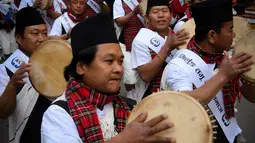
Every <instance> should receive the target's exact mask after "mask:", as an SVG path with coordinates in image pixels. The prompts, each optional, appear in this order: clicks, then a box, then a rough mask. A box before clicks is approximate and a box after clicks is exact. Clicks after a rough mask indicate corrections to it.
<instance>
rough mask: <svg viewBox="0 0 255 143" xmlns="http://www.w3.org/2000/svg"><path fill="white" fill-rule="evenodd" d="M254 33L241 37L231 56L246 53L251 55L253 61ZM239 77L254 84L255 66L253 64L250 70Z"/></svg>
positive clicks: (254, 50) (254, 57)
mask: <svg viewBox="0 0 255 143" xmlns="http://www.w3.org/2000/svg"><path fill="white" fill-rule="evenodd" d="M254 39H255V31H254V30H253V31H250V32H249V33H248V34H246V35H245V36H243V37H242V38H241V39H240V40H239V41H238V42H237V43H236V45H235V46H234V50H233V54H234V55H236V54H238V53H240V52H246V53H249V54H251V55H252V60H253V61H255V40H254ZM241 77H242V78H243V79H245V80H247V81H250V82H252V83H255V65H254V64H253V65H252V67H251V70H250V71H248V72H245V73H243V74H242V75H241Z"/></svg>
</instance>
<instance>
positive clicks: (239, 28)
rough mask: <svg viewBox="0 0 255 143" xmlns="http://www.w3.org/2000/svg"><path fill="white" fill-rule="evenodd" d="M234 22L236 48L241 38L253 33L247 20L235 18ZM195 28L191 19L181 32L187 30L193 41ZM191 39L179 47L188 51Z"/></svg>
mask: <svg viewBox="0 0 255 143" xmlns="http://www.w3.org/2000/svg"><path fill="white" fill-rule="evenodd" d="M233 22H234V29H233V30H234V32H235V34H236V36H235V38H234V39H233V43H232V46H234V45H235V44H236V42H237V41H238V40H239V39H240V38H242V36H244V35H245V34H247V33H249V32H250V31H251V27H250V25H249V23H248V21H247V20H246V19H245V18H242V17H238V16H234V17H233ZM195 28H196V24H195V21H194V19H193V18H191V19H189V20H188V21H187V22H185V23H184V24H183V25H182V26H181V28H180V30H182V29H185V30H186V31H187V32H188V33H189V35H190V39H191V38H192V37H193V36H194V35H195ZM190 39H187V40H186V44H184V45H181V46H179V48H180V49H186V48H187V45H188V43H189V41H190Z"/></svg>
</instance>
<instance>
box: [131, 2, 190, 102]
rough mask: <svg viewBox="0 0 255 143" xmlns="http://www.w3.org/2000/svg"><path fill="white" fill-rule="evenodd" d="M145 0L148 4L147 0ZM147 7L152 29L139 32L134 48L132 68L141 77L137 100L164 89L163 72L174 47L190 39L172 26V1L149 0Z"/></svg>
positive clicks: (137, 85)
mask: <svg viewBox="0 0 255 143" xmlns="http://www.w3.org/2000/svg"><path fill="white" fill-rule="evenodd" d="M143 2H145V4H144V5H146V1H143ZM143 9H144V11H145V12H146V15H145V21H146V23H148V28H142V29H141V30H140V31H139V33H138V34H137V36H136V37H135V39H134V41H133V44H132V51H131V56H132V57H131V60H132V68H133V69H134V70H135V71H137V72H138V74H139V77H140V79H139V80H138V82H137V83H136V87H135V88H136V96H135V97H132V98H133V99H135V100H137V101H140V100H141V99H142V98H143V97H145V96H148V95H150V94H152V93H153V92H157V91H159V90H160V80H161V76H162V72H163V70H164V67H165V65H166V63H167V62H169V60H170V59H171V52H172V50H174V49H175V48H177V47H178V46H179V45H181V44H183V43H185V41H184V40H185V39H187V38H188V36H187V33H186V32H184V31H180V32H178V33H176V34H173V32H172V30H171V29H170V28H169V25H170V21H171V12H170V8H169V2H168V0H148V1H147V5H146V6H145V8H143ZM166 37H167V38H166Z"/></svg>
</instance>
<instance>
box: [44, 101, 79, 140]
mask: <svg viewBox="0 0 255 143" xmlns="http://www.w3.org/2000/svg"><path fill="white" fill-rule="evenodd" d="M41 142H42V143H82V141H81V139H80V137H79V134H78V131H77V128H76V125H75V123H74V121H73V119H72V117H71V116H70V115H69V114H68V113H67V112H66V111H65V110H64V109H63V108H62V107H59V106H58V105H51V106H50V107H49V108H48V109H47V111H46V112H45V113H44V115H43V119H42V125H41Z"/></svg>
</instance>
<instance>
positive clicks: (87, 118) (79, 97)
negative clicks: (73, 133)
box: [66, 78, 130, 143]
mask: <svg viewBox="0 0 255 143" xmlns="http://www.w3.org/2000/svg"><path fill="white" fill-rule="evenodd" d="M66 99H67V103H68V107H69V110H70V115H71V116H72V118H73V120H74V122H75V124H76V127H77V130H78V133H79V136H80V138H81V140H82V141H83V143H102V142H104V137H103V133H102V130H101V126H100V121H99V119H98V115H97V112H96V109H97V108H98V109H100V110H102V109H103V108H104V105H106V104H108V103H111V102H113V107H114V117H115V130H116V131H117V132H118V133H119V132H121V131H122V130H123V129H124V127H125V125H126V122H127V119H128V116H129V111H130V108H129V107H128V105H127V104H126V103H125V102H124V101H122V100H121V99H120V98H119V97H118V96H117V95H105V94H101V93H98V92H96V91H95V90H93V89H91V88H89V87H86V86H84V85H83V83H81V82H78V81H76V80H74V79H72V78H71V79H70V81H69V82H68V85H67V90H66Z"/></svg>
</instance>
